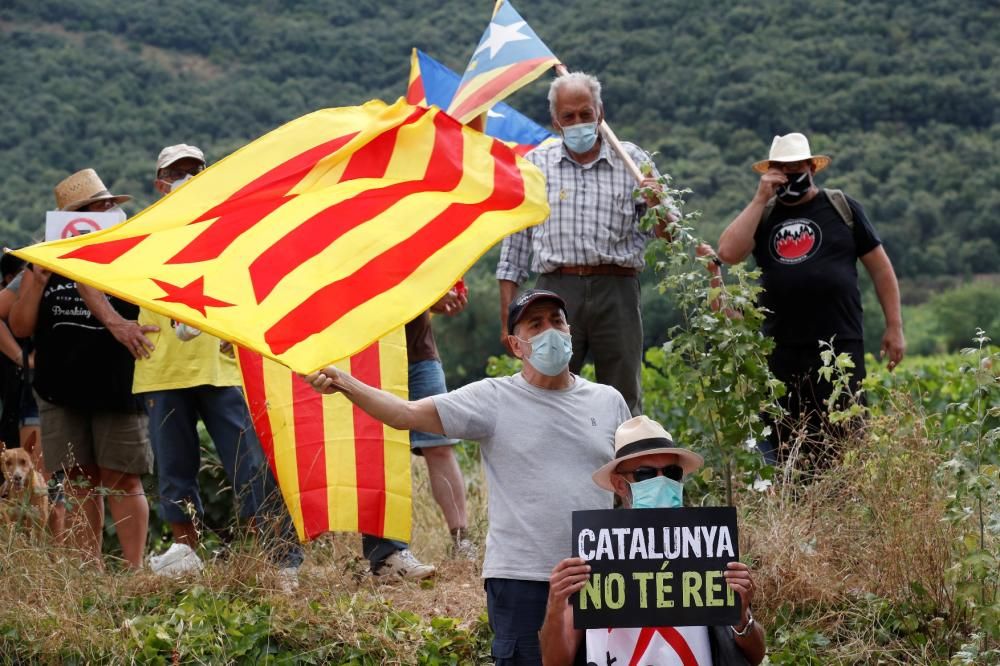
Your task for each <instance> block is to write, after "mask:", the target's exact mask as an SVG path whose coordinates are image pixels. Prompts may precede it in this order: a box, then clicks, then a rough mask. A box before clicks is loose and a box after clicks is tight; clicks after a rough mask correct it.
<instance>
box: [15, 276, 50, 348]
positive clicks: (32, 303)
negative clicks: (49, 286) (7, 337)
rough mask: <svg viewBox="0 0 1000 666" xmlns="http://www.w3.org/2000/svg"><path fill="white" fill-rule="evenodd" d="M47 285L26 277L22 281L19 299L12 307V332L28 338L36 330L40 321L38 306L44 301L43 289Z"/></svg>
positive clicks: (19, 336) (16, 335) (17, 335)
mask: <svg viewBox="0 0 1000 666" xmlns="http://www.w3.org/2000/svg"><path fill="white" fill-rule="evenodd" d="M44 287H45V285H43V284H40V283H39V282H38V281H36V280H33V279H29V278H25V280H24V282H22V283H21V291H20V292H19V293H18V297H17V300H16V301H14V305H13V306H11V308H10V321H9V322H8V323H9V324H10V332H11V333H13V334H14V336H15V337H18V338H27V337H28V336H30V335H33V334H34V332H35V324H36V323H37V322H38V306H39V305H40V304H41V302H42V289H44Z"/></svg>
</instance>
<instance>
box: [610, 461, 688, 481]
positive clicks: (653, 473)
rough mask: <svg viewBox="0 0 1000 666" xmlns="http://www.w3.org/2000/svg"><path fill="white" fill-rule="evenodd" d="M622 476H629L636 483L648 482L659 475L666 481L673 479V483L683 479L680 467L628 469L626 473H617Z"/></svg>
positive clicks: (682, 469)
mask: <svg viewBox="0 0 1000 666" xmlns="http://www.w3.org/2000/svg"><path fill="white" fill-rule="evenodd" d="M618 473H619V474H621V475H622V476H628V475H631V476H632V478H633V479H635V481H636V482H640V481H649V480H650V479H653V478H656V477H657V476H660V475H661V474H662V475H663V476H665V477H667V478H668V479H673V480H674V481H680V480H681V479H683V478H684V468H683V467H681V466H680V465H666V466H665V467H649V466H648V465H646V466H643V467H636V468H635V469H630V470H628V471H625V470H623V471H621V472H618Z"/></svg>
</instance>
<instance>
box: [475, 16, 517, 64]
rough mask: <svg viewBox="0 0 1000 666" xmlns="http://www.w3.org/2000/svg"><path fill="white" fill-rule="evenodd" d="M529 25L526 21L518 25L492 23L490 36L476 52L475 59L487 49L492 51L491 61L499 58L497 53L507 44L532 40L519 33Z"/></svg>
mask: <svg viewBox="0 0 1000 666" xmlns="http://www.w3.org/2000/svg"><path fill="white" fill-rule="evenodd" d="M526 25H527V23H525V22H524V21H517V22H516V23H511V24H510V25H500V24H499V23H492V22H491V23H490V36H489V37H487V38H486V39H485V40H484V41H483V43H482V44H480V45H479V48H477V49H476V52H475V53H473V54H472V57H473V58H475V57H476V56H477V55H479V54H480V53H482V52H483V51H485V50H486V49H487V48H488V49H489V50H490V60H492V59H493V58H496V57H497V53H498V52H499V51H500V49H502V48H503V47H504V46H506V45H507V44H510V43H511V42H520V41H524V40H525V39H531V37H529V36H528V35H522V34H521V33H520V32H518V31H519V30H520V29H521V28H523V27H524V26H526Z"/></svg>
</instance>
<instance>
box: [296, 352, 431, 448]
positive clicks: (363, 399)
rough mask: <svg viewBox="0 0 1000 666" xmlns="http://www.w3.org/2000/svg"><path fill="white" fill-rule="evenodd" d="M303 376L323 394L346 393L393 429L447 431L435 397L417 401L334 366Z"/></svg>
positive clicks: (371, 414)
mask: <svg viewBox="0 0 1000 666" xmlns="http://www.w3.org/2000/svg"><path fill="white" fill-rule="evenodd" d="M303 379H304V380H305V381H306V383H307V384H309V385H310V386H312V387H313V388H314V389H315V390H317V391H319V392H320V393H324V394H331V393H343V394H344V396H345V397H346V398H347V399H348V400H350V401H351V402H353V403H354V404H355V405H357V406H358V407H360V408H361V409H362V411H364V412H365V413H366V414H368V415H369V416H371V417H373V418H374V419H376V420H378V421H381V422H382V423H384V424H386V425H387V426H389V427H390V428H396V429H397V430H419V431H421V432H430V433H434V434H436V435H443V434H445V432H444V426H443V425H442V424H441V417H440V416H439V415H438V411H437V407H436V406H435V405H434V399H433V398H424V399H423V400H417V401H416V402H410V401H407V400H403V399H402V398H400V397H398V396H396V395H393V394H392V393H389V392H388V391H383V390H381V389H377V388H374V387H372V386H369V385H368V384H365V383H364V382H361V381H358V380H357V379H355V378H354V377H352V376H350V375H349V374H347V373H346V372H341V371H340V370H338V369H337V368H335V367H334V366H332V365H331V366H328V367H326V368H323V369H322V370H320V371H319V372H314V373H313V374H311V375H306V376H305V377H303Z"/></svg>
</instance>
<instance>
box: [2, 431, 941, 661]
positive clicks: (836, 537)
mask: <svg viewBox="0 0 1000 666" xmlns="http://www.w3.org/2000/svg"><path fill="white" fill-rule="evenodd" d="M887 432H894V433H897V435H894V436H892V437H890V436H888V435H885V434H884V433H887ZM900 432H901V430H900V428H899V424H896V423H893V422H889V421H875V422H873V423H871V427H870V428H869V430H868V434H866V435H859V436H857V437H855V438H853V439H851V440H850V441H848V442H847V443H846V444H845V454H844V459H843V462H842V463H841V464H840V465H838V466H836V467H835V468H834V469H832V470H829V471H827V472H825V473H824V474H822V475H821V476H819V477H818V478H816V479H814V480H813V481H812V482H811V483H808V484H788V485H784V484H781V483H778V484H776V485H775V486H774V488H773V489H772V491H771V492H769V493H763V494H762V493H755V492H752V491H749V490H748V491H745V492H744V493H743V494H742V495H741V496H740V497H739V498H738V503H739V504H740V506H741V535H742V538H743V552H744V553H745V554H747V555H749V556H750V557H751V558H752V560H753V562H754V563H755V564H754V567H755V571H756V580H757V582H758V586H759V592H758V597H757V600H756V602H755V615H757V617H758V618H759V619H760V621H761V622H762V623H763V624H764V626H765V627H768V628H769V629H770V630H772V631H773V630H774V629H775V628H776V627H777V623H778V622H784V623H788V622H791V623H792V624H791V625H789V624H785V625H784V628H785V629H786V630H788V631H793V632H794V631H798V630H800V629H805V628H808V629H811V630H813V631H816V632H820V633H822V634H823V635H824V636H825V637H826V638H828V639H830V640H831V641H832V643H831V645H830V646H829V647H828V648H827V649H826V653H825V654H826V655H827V656H825V657H824V660H823V661H824V663H935V662H934V657H933V655H932V654H930V653H929V648H928V654H923V653H922V651H921V649H920V648H919V647H915V646H914V645H913V644H912V643H908V642H907V641H906V640H905V639H904V638H902V637H894V636H895V634H894V629H893V627H887V626H885V621H886V616H887V615H888V616H890V617H891V616H892V614H893V613H894V612H895V611H894V610H893V609H898V608H902V607H904V606H905V604H907V603H909V602H910V601H911V600H912V598H913V592H912V589H911V585H912V584H913V583H919V584H920V585H921V586H922V587H923V588H924V589H925V590H927V598H928V599H929V600H930V601H931V602H932V603H933V605H934V607H935V608H938V609H941V613H942V614H944V613H946V612H947V610H948V608H949V604H950V598H949V589H948V586H947V585H946V584H945V569H946V568H947V566H948V564H949V561H948V555H949V543H950V542H951V540H952V539H953V537H954V535H953V534H952V533H951V528H950V527H949V524H948V523H946V522H944V521H942V520H941V517H942V511H943V501H944V492H945V490H944V489H943V488H942V487H941V486H940V484H939V483H938V481H937V480H936V477H935V472H936V470H937V469H938V467H939V465H940V463H941V460H940V458H939V454H937V453H936V452H935V451H936V447H935V446H933V445H932V444H933V443H932V442H930V441H928V439H927V436H926V433H924V432H922V431H920V430H919V429H912V428H911V429H910V430H908V431H905V432H904V433H903V434H902V435H899V434H898V433H900ZM467 475H468V476H469V477H470V478H467V481H468V482H469V486H470V490H469V493H468V499H469V514H470V516H474V517H475V520H474V522H473V525H472V530H471V531H472V533H473V535H474V536H475V537H477V538H478V539H479V541H480V543H481V537H482V535H483V534H485V496H484V495H485V492H484V488H485V483H484V481H483V478H482V471H481V469H480V467H479V466H478V464H476V465H474V467H473V468H472V471H471V473H469V472H467ZM414 498H415V500H414V538H413V543H412V548H413V550H414V552H415V553H416V554H417V555H418V556H419V557H420V558H421V559H424V560H425V561H429V562H433V563H435V564H437V565H438V567H439V573H438V576H437V577H436V579H434V580H433V582H431V583H425V584H420V583H413V582H408V581H396V582H394V583H391V584H386V583H382V582H380V581H377V580H375V579H373V578H371V577H370V576H368V575H366V574H365V573H364V570H365V568H366V562H365V561H364V560H363V559H362V558H361V556H360V539H359V537H358V536H357V535H343V534H341V535H333V536H330V537H327V538H323V539H321V540H318V541H317V542H314V543H313V544H310V545H309V546H308V548H307V560H306V564H305V565H304V566H303V568H302V571H301V576H300V578H301V589H300V590H299V592H297V593H295V594H291V595H288V594H283V593H281V592H280V591H278V586H277V580H276V576H275V570H274V568H273V567H272V566H271V565H269V564H268V563H267V562H266V559H265V558H263V557H261V555H260V553H259V550H258V549H257V548H256V546H255V545H253V544H238V545H237V546H236V547H235V548H234V549H233V552H232V554H231V555H230V556H229V557H228V558H227V559H226V560H224V561H220V562H209V563H208V566H207V568H206V571H205V572H204V573H203V574H202V575H201V576H199V577H198V578H197V579H188V580H181V581H171V580H165V579H161V578H158V577H156V576H154V575H152V574H150V573H148V572H142V573H137V574H127V573H121V572H114V571H111V572H100V571H97V570H96V569H94V568H92V567H90V568H81V566H80V565H79V564H78V563H77V560H76V559H75V558H74V557H73V556H72V553H68V552H66V551H61V550H58V549H53V548H52V547H51V546H50V545H44V546H43V545H39V544H32V543H28V542H27V541H26V540H25V539H24V537H23V536H22V535H13V534H0V579H2V580H3V581H4V585H2V586H0V609H2V611H0V613H2V615H0V631H7V632H10V631H11V629H14V630H16V634H17V636H18V637H19V640H26V641H30V643H31V645H32V646H33V648H34V651H35V654H38V655H53V657H52V659H51V660H47V659H45V658H41V660H42V661H43V663H59V658H58V655H59V654H61V652H60V651H61V650H65V648H66V646H67V645H85V646H94V647H93V648H92V652H88V651H87V650H84V651H83V652H82V654H84V655H87V654H93V655H102V654H103V655H106V654H108V653H114V650H115V649H116V646H123V645H125V642H126V641H125V639H126V638H128V629H127V628H126V621H127V620H129V619H131V618H134V617H136V616H138V615H141V614H142V613H143V612H150V609H160V610H159V612H163V611H162V608H161V607H160V606H158V604H160V605H162V606H163V607H169V606H170V604H174V603H177V599H178V598H179V597H181V596H182V595H183V594H184V593H185V592H186V591H189V590H191V589H192V587H193V586H194V585H200V586H203V587H204V588H205V589H206V590H208V591H209V592H210V593H211V594H214V595H219V596H222V597H225V598H227V599H234V598H238V599H243V600H251V601H252V602H253V603H266V604H267V605H268V607H269V608H270V609H271V612H272V620H271V622H272V625H273V630H274V635H275V636H276V637H280V638H281V640H282V645H283V646H284V647H286V648H288V647H296V649H298V647H301V649H302V651H303V653H304V654H306V653H308V652H309V651H310V650H315V649H318V646H323V645H331V644H337V645H342V646H349V647H350V646H353V647H354V648H356V649H357V650H360V651H366V653H369V654H374V655H376V657H375V658H376V661H383V662H384V663H412V662H410V661H408V659H407V657H406V656H405V654H406V651H405V650H404V651H403V652H401V651H400V644H399V638H398V633H397V634H394V633H393V631H390V630H387V629H386V628H387V627H388V623H391V622H392V617H393V616H394V614H395V613H397V612H399V611H410V612H412V613H415V614H417V615H419V616H420V617H422V618H424V619H425V620H426V621H429V620H430V619H432V618H434V617H442V616H444V617H454V618H458V619H459V620H460V622H461V623H462V624H463V625H464V626H468V627H472V626H475V625H476V623H477V620H478V618H479V617H480V615H481V614H482V613H483V612H484V610H485V598H484V594H483V591H482V584H481V580H480V577H479V574H480V571H479V565H478V564H475V563H470V562H459V561H450V560H448V559H447V555H448V547H449V543H450V541H449V536H448V532H447V529H446V527H445V525H444V523H443V521H442V518H441V516H440V512H439V511H438V509H437V507H436V505H435V504H434V502H433V499H432V498H431V494H430V488H429V484H428V481H427V474H426V466H425V465H423V463H422V462H420V461H416V460H415V461H414ZM111 569H114V567H111ZM880 609H881V610H880ZM4 616H5V617H4ZM296 625H298V626H302V625H307V626H308V627H309V632H308V635H305V634H302V633H301V632H300V633H298V634H295V633H294V632H291V631H290V630H289V629H288V628H289V627H292V626H296ZM939 628H941V630H942V631H945V630H946V629H945V628H944V627H939ZM394 635H395V636H397V638H395V639H394V638H393V636H394ZM406 635H407V636H408V637H409V638H408V640H412V641H414V643H417V642H419V641H420V640H421V638H420V634H419V633H416V634H412V635H410V634H406ZM887 636H889V638H888V639H887V638H886V637H887ZM0 641H2V637H0ZM0 644H2V643H0ZM118 649H122V650H125V648H122V647H119V648H118ZM377 655H382V656H381V657H379V656H377ZM400 655H403V656H400ZM135 657H136V654H135V653H134V652H132V653H129V652H124V651H123V652H122V654H121V659H122V661H123V662H129V661H131V660H132V659H134V658H135ZM94 658H95V659H96V658H97V657H96V656H95V657H94ZM410 658H412V653H411V654H410ZM0 663H3V660H2V658H0Z"/></svg>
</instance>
